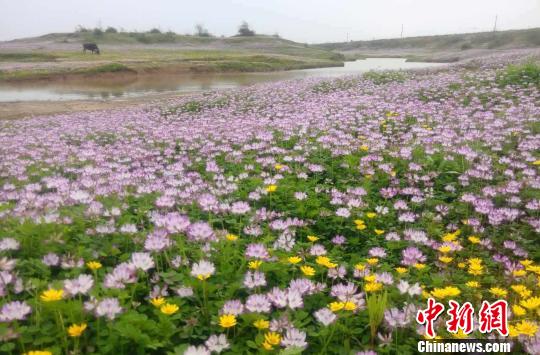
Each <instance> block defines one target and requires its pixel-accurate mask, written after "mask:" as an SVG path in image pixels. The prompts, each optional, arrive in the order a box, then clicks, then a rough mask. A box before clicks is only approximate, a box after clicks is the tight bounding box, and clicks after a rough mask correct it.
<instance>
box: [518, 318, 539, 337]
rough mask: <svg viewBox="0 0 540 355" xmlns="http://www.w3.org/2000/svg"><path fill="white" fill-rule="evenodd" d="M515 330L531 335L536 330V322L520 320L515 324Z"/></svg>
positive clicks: (521, 333)
mask: <svg viewBox="0 0 540 355" xmlns="http://www.w3.org/2000/svg"><path fill="white" fill-rule="evenodd" d="M515 330H516V332H517V333H518V334H520V335H527V336H530V337H533V336H534V335H535V334H536V331H537V330H538V326H537V325H536V323H533V322H529V321H526V320H522V321H521V322H520V323H517V324H516V325H515Z"/></svg>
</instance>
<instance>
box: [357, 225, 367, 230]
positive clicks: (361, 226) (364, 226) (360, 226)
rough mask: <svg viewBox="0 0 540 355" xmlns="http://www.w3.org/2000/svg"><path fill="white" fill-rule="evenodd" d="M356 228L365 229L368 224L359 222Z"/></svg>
mask: <svg viewBox="0 0 540 355" xmlns="http://www.w3.org/2000/svg"><path fill="white" fill-rule="evenodd" d="M356 229H358V230H359V231H363V230H364V229H366V225H365V224H357V225H356Z"/></svg>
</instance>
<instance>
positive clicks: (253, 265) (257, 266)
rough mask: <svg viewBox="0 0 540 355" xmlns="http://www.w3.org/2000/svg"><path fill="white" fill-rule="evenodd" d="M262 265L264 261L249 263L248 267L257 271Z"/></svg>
mask: <svg viewBox="0 0 540 355" xmlns="http://www.w3.org/2000/svg"><path fill="white" fill-rule="evenodd" d="M261 265H262V261H260V260H253V261H250V262H249V263H248V267H249V268H250V269H252V270H257V269H258V268H259V267H260V266H261Z"/></svg>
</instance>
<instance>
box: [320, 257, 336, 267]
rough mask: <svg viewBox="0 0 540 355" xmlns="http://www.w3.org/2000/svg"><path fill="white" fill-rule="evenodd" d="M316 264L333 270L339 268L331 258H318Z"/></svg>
mask: <svg viewBox="0 0 540 355" xmlns="http://www.w3.org/2000/svg"><path fill="white" fill-rule="evenodd" d="M315 262H316V263H317V264H319V265H322V266H325V267H327V268H329V269H333V268H335V267H336V266H337V264H336V263H333V262H332V261H331V260H330V258H329V257H327V256H323V255H320V256H318V257H317V259H315Z"/></svg>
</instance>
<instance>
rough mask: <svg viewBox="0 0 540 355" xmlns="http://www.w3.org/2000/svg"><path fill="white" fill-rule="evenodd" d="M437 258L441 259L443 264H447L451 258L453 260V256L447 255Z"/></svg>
mask: <svg viewBox="0 0 540 355" xmlns="http://www.w3.org/2000/svg"><path fill="white" fill-rule="evenodd" d="M439 260H440V261H442V262H443V263H445V264H448V263H450V262H451V261H452V260H454V258H451V257H449V256H441V257H439Z"/></svg>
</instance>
